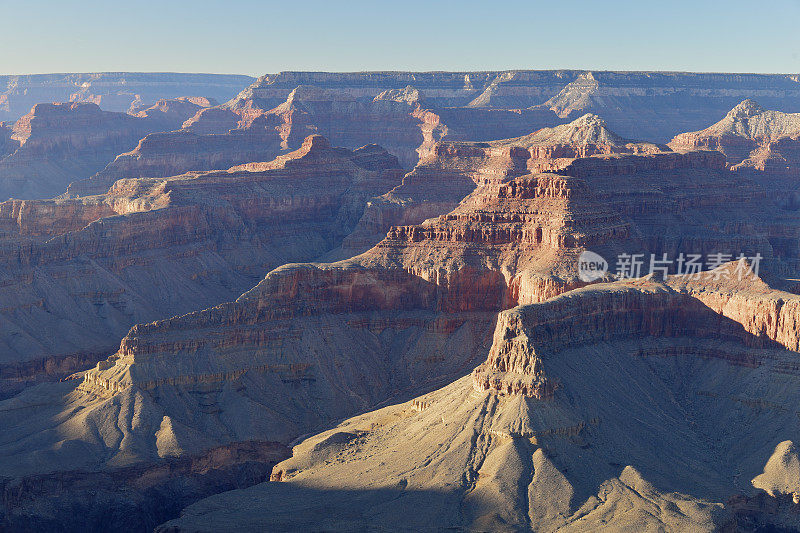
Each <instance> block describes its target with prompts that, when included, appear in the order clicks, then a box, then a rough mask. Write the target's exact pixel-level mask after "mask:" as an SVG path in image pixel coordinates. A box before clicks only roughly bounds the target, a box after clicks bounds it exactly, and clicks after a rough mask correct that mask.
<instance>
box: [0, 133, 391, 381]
mask: <svg viewBox="0 0 800 533" xmlns="http://www.w3.org/2000/svg"><path fill="white" fill-rule="evenodd" d="M399 176H400V170H399V167H398V165H397V161H396V159H394V158H392V157H391V156H389V155H388V154H386V152H385V151H383V150H381V149H380V148H378V147H370V148H365V149H363V150H358V151H355V152H351V151H349V150H345V149H338V148H332V147H331V146H330V145H329V144H328V143H327V141H326V140H325V139H323V138H320V137H310V138H309V139H307V141H306V142H305V143H304V144H303V147H302V148H301V149H300V150H298V151H297V152H295V153H293V154H288V155H287V156H285V157H284V158H283V159H281V160H280V161H277V162H276V163H275V164H273V165H271V166H270V167H269V168H259V169H247V168H244V169H232V170H230V171H218V172H212V173H196V174H189V175H183V176H177V177H173V178H169V179H160V180H159V179H151V180H122V181H119V182H117V183H116V184H115V185H114V187H112V188H111V189H110V190H109V191H108V192H107V193H106V194H105V195H101V196H93V197H87V198H82V199H78V200H73V199H60V200H42V201H8V202H5V203H2V204H0V247H2V249H3V250H4V251H3V254H2V255H3V262H4V263H6V265H7V266H8V267H9V268H8V269H6V270H4V272H5V276H4V278H3V280H2V283H0V301H5V302H6V303H5V304H4V305H3V306H2V307H3V311H2V317H3V318H2V320H3V321H4V326H3V333H2V338H0V342H2V344H3V346H4V349H3V350H2V353H3V354H4V360H3V361H2V364H3V366H2V369H3V377H4V384H5V385H7V387H8V389H6V390H11V389H13V388H14V386H15V385H14V384H15V383H17V384H19V383H23V382H25V381H26V380H28V379H36V375H37V374H38V373H39V372H40V369H41V366H42V363H41V362H40V361H41V360H42V359H45V360H47V361H51V363H48V364H50V365H51V366H52V367H53V369H52V373H53V374H55V375H59V374H62V373H63V372H69V371H70V370H71V369H72V370H74V369H77V368H80V366H85V365H86V359H87V358H89V359H91V357H94V358H99V357H100V355H101V354H102V351H103V350H109V351H110V350H111V349H113V346H114V344H115V338H118V337H119V336H121V335H123V334H124V332H125V331H126V330H127V329H128V328H129V327H130V326H131V325H132V324H134V323H137V322H148V321H150V320H153V319H155V318H159V317H164V316H170V315H173V314H181V313H185V312H188V311H190V310H192V309H197V308H203V307H208V306H209V305H213V304H215V303H219V302H222V301H226V300H230V299H232V298H235V297H236V296H238V295H239V294H241V292H242V291H244V290H245V289H246V288H248V287H251V286H252V285H253V284H254V283H255V282H256V281H257V280H258V279H259V278H260V277H261V276H262V275H263V273H264V272H265V271H269V270H270V269H271V268H274V267H275V266H278V265H280V264H283V263H286V262H291V261H298V260H308V259H312V258H314V257H316V256H318V255H320V254H322V253H323V252H325V251H327V250H329V249H330V248H333V247H335V246H337V244H338V243H339V242H341V239H342V238H343V237H344V235H346V234H347V233H348V232H349V230H350V229H351V228H352V227H353V225H354V224H355V222H356V221H357V219H358V216H359V215H360V213H361V211H362V210H363V205H364V203H365V202H366V200H367V199H368V198H370V197H372V196H373V195H375V194H378V193H380V192H381V191H385V190H387V189H390V188H391V187H392V186H393V185H394V184H396V183H397V181H398V180H399ZM12 266H13V268H11V267H12ZM98 352H101V353H98ZM75 354H86V355H85V356H82V357H77V356H75ZM65 358H66V359H68V360H69V361H72V362H73V363H75V366H72V368H69V366H70V365H66V367H65V366H64V365H61V364H60V363H59V362H58V361H61V360H63V359H65ZM5 385H4V389H5ZM4 392H5V391H4Z"/></svg>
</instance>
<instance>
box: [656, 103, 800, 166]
mask: <svg viewBox="0 0 800 533" xmlns="http://www.w3.org/2000/svg"><path fill="white" fill-rule="evenodd" d="M670 146H671V147H672V148H673V149H675V150H679V149H684V150H685V149H698V148H700V149H705V150H719V151H720V152H722V153H723V154H725V157H726V159H727V164H728V166H730V167H731V169H732V170H745V169H753V170H758V171H762V172H766V173H769V174H775V175H782V174H794V175H796V174H797V172H798V171H800V113H782V112H780V111H772V110H766V109H764V108H763V107H761V106H760V105H759V104H758V103H757V102H755V101H754V100H749V99H748V100H744V101H742V102H741V103H740V104H739V105H737V106H736V107H734V108H733V109H731V111H730V112H729V113H728V114H727V115H725V117H724V118H723V119H722V120H720V121H719V122H717V123H715V124H713V125H711V126H709V127H708V128H706V129H704V130H700V131H695V132H690V133H681V134H680V135H677V136H676V137H675V138H674V139H672V141H671V142H670Z"/></svg>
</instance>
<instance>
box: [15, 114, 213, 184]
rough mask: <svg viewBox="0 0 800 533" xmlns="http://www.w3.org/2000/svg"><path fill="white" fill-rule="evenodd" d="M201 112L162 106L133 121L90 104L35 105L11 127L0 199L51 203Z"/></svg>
mask: <svg viewBox="0 0 800 533" xmlns="http://www.w3.org/2000/svg"><path fill="white" fill-rule="evenodd" d="M198 109H200V106H198V105H196V104H194V103H191V102H187V101H182V100H176V101H167V100H161V101H159V102H158V103H157V104H156V105H154V106H152V107H150V108H147V109H145V110H143V111H141V112H139V113H137V114H136V115H135V116H131V115H128V114H124V113H114V112H109V111H102V110H101V109H100V108H99V107H98V106H97V105H96V104H93V103H72V104H37V105H35V106H34V107H33V108H32V109H31V111H30V112H29V113H28V114H27V115H25V116H23V117H22V118H20V119H19V120H18V121H17V122H16V123H15V124H14V126H13V134H12V136H11V139H10V142H16V143H18V146H17V147H16V148H15V149H14V150H13V151H10V153H8V155H6V156H5V157H4V158H2V159H0V197H1V198H2V199H6V198H8V197H15V198H25V199H31V198H49V197H51V196H55V195H57V194H60V193H62V192H63V191H64V189H65V188H66V186H67V185H68V184H69V183H70V182H72V181H74V180H76V179H79V178H84V177H88V176H91V175H92V174H94V173H95V172H97V171H98V170H101V169H102V168H103V167H104V166H105V165H106V164H107V163H108V162H109V161H111V160H113V159H114V157H115V156H116V154H118V153H120V152H123V151H126V150H129V149H130V148H131V147H133V146H136V143H137V142H138V140H139V139H140V138H141V137H143V136H145V135H146V134H148V133H149V132H152V131H160V130H169V129H173V128H175V127H180V125H181V124H182V123H183V121H184V120H186V119H187V118H188V117H190V116H192V115H193V114H194V113H196V112H197V110H198Z"/></svg>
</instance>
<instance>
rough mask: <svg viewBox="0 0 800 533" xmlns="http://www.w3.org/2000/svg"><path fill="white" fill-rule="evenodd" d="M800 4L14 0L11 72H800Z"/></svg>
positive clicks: (8, 29) (0, 47) (0, 25)
mask: <svg viewBox="0 0 800 533" xmlns="http://www.w3.org/2000/svg"><path fill="white" fill-rule="evenodd" d="M798 26H800V0H776V1H768V0H767V1H761V2H756V1H738V0H729V1H719V2H717V1H702V0H696V1H684V0H679V1H672V2H669V1H666V2H631V1H623V0H606V1H596V2H592V1H579V0H563V1H551V2H538V1H524V2H523V1H502V0H494V1H492V0H487V1H482V2H473V1H469V0H464V1H461V2H455V1H439V2H435V1H427V2H424V1H418V0H392V1H391V2H381V1H379V0H374V1H370V2H367V1H360V0H359V1H346V0H342V1H335V0H331V1H316V0H300V1H296V2H291V1H289V0H286V1H282V2H272V1H262V2H259V1H255V0H226V1H221V0H206V1H194V2H189V1H184V0H161V1H153V0H137V1H129V2H119V1H117V0H105V1H98V0H80V1H77V2H65V1H63V0H28V1H20V0H0V74H22V73H40V72H97V71H151V72H152V71H174V72H221V73H239V74H251V75H259V74H263V73H267V72H278V71H281V70H328V71H357V70H480V69H487V70H488V69H491V70H498V69H517V68H519V69H523V68H530V69H552V68H577V69H598V70H599V69H607V70H690V71H716V72H720V71H724V72H786V73H793V72H800V31H798Z"/></svg>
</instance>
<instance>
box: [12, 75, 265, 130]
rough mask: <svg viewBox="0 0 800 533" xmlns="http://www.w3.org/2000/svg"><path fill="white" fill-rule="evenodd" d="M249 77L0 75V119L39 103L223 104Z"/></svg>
mask: <svg viewBox="0 0 800 533" xmlns="http://www.w3.org/2000/svg"><path fill="white" fill-rule="evenodd" d="M252 82H253V78H251V77H249V76H236V75H227V74H175V73H169V74H168V73H143V72H100V73H92V74H80V73H75V74H31V75H20V76H7V75H4V76H0V87H2V88H3V89H2V91H0V120H10V121H14V120H17V119H18V118H19V117H21V116H23V115H24V114H25V113H27V112H28V111H29V110H30V109H31V107H32V106H34V105H36V104H39V103H42V102H91V103H94V104H98V105H99V106H100V107H102V108H103V109H104V110H106V111H117V112H121V113H124V112H126V111H128V110H130V109H131V108H133V107H139V106H150V105H152V104H153V103H154V102H156V101H157V100H159V99H161V98H177V97H180V96H186V95H198V96H203V97H208V98H213V99H216V100H218V101H220V102H225V101H227V100H229V99H230V98H232V97H233V96H235V95H236V93H237V92H239V91H241V90H242V89H243V88H245V87H246V86H247V85H248V84H249V83H252Z"/></svg>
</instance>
